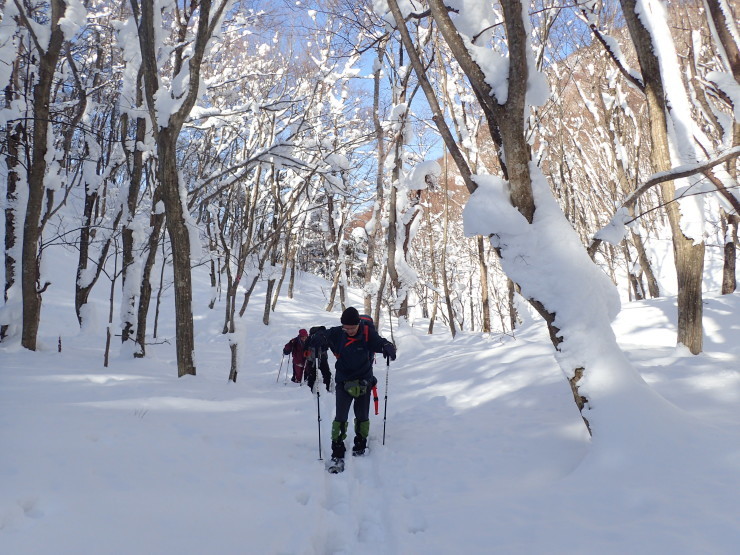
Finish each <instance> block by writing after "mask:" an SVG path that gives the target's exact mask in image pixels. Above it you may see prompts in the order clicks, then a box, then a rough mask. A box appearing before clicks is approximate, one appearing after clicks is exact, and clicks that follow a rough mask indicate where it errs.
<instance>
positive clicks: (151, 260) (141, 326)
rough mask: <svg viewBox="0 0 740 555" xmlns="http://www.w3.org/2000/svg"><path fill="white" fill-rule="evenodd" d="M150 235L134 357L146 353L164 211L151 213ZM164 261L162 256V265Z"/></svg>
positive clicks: (154, 202) (156, 198)
mask: <svg viewBox="0 0 740 555" xmlns="http://www.w3.org/2000/svg"><path fill="white" fill-rule="evenodd" d="M159 191H160V190H159V188H158V189H157V190H155V191H154V197H153V199H152V206H153V207H155V208H156V206H157V204H158V203H159V201H160V199H161V195H160V192H159ZM150 222H151V228H152V231H151V235H149V241H148V247H147V256H146V260H145V261H144V268H143V270H142V272H141V287H140V291H139V308H138V310H137V314H136V344H137V350H136V351H135V352H134V357H135V358H143V357H144V356H145V355H146V323H147V316H148V314H149V304H150V302H151V300H152V270H153V269H154V264H155V262H156V261H157V247H158V246H159V239H160V236H161V235H162V227H163V226H164V213H159V214H157V213H153V214H152V215H151V217H150ZM165 263H166V260H165V259H164V257H163V258H162V265H163V266H164V264H165Z"/></svg>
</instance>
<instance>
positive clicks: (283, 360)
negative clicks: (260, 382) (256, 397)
mask: <svg viewBox="0 0 740 555" xmlns="http://www.w3.org/2000/svg"><path fill="white" fill-rule="evenodd" d="M283 362H285V355H283V358H281V359H280V368H278V377H277V380H275V383H278V382H279V381H280V373H281V372H282V371H283ZM286 372H287V370H286Z"/></svg>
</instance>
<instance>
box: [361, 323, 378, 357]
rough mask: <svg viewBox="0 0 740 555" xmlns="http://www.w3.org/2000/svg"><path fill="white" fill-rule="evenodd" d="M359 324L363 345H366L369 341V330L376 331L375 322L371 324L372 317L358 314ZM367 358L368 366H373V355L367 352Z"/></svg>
mask: <svg viewBox="0 0 740 555" xmlns="http://www.w3.org/2000/svg"><path fill="white" fill-rule="evenodd" d="M360 323H361V324H362V336H363V338H364V339H365V345H367V344H368V342H369V340H370V330H373V331H376V330H375V322H373V319H372V317H371V316H369V315H368V314H360ZM367 356H368V358H369V359H370V364H373V363H374V362H375V353H373V352H372V351H368V354H367Z"/></svg>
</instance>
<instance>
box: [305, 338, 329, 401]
mask: <svg viewBox="0 0 740 555" xmlns="http://www.w3.org/2000/svg"><path fill="white" fill-rule="evenodd" d="M325 331H326V327H325V326H314V327H312V328H311V329H310V330H308V345H309V349H308V356H307V357H306V366H305V368H304V370H305V372H306V381H307V382H308V387H310V388H311V391H313V384H314V383H316V377H317V376H316V366H317V363H318V367H319V371H320V372H321V378H322V381H323V382H324V386H326V390H327V391H329V392H331V391H332V389H331V370H330V369H329V356H328V352H327V347H326V346H324V347H311V346H310V345H311V344H312V342H313V339H314V338H315V337H316V334H317V333H320V332H325Z"/></svg>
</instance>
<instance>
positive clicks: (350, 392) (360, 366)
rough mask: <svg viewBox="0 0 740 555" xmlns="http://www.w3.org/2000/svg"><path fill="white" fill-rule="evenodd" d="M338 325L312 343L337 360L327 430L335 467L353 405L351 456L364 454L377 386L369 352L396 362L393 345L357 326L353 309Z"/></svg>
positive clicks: (342, 450)
mask: <svg viewBox="0 0 740 555" xmlns="http://www.w3.org/2000/svg"><path fill="white" fill-rule="evenodd" d="M341 323H342V325H341V326H336V327H333V328H329V329H328V330H326V332H325V333H322V334H320V335H318V334H317V337H316V340H315V341H314V343H316V345H314V346H316V347H320V346H323V345H328V347H329V348H330V349H331V350H332V352H333V353H334V355H335V356H336V357H337V362H336V364H335V365H334V367H335V370H336V372H335V374H334V382H335V385H336V387H335V394H336V399H337V401H336V414H335V416H334V421H333V422H332V427H331V458H332V462H333V463H335V464H336V463H338V462H342V461H343V459H344V453H345V450H346V447H345V445H344V440H345V438H346V437H347V418H348V416H349V409H350V406H351V405H352V403H353V402H354V412H355V439H354V446H353V448H352V454H353V455H364V454H365V448H366V447H367V436H368V434H369V433H370V420H369V417H368V415H369V412H370V393H371V390H372V387H373V386H374V385H375V384H376V383H377V380H376V379H375V377H374V376H373V368H372V364H371V357H372V353H383V356H384V357H389V358H390V359H391V360H396V348H395V347H394V346H393V343H391V342H390V341H388V340H387V339H384V338H382V337H381V336H380V335H378V332H377V331H376V330H375V329H374V327H372V326H370V325H368V324H365V323H361V322H360V314H359V312H357V309H356V308H354V307H352V306H351V307H349V308H347V309H346V310H345V311H344V312H343V313H342V317H341Z"/></svg>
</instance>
